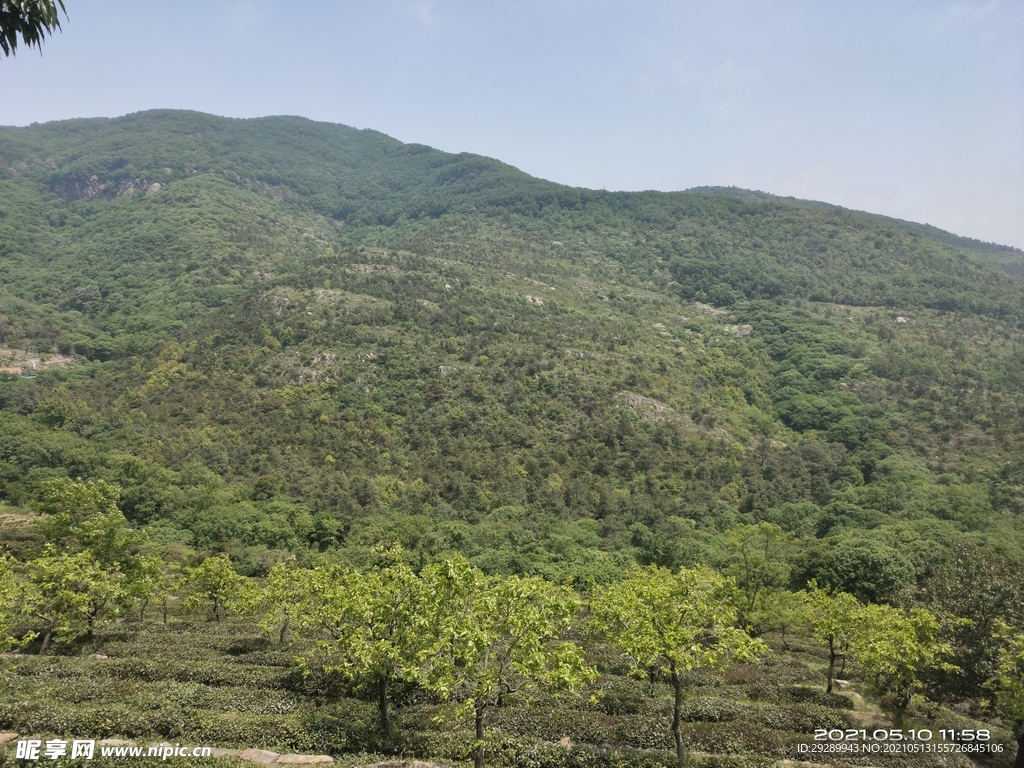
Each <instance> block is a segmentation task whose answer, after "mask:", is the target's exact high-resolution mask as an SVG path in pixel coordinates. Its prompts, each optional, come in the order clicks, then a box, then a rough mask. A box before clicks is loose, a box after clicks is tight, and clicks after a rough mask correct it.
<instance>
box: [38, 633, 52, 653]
mask: <svg viewBox="0 0 1024 768" xmlns="http://www.w3.org/2000/svg"><path fill="white" fill-rule="evenodd" d="M51 635H53V627H47V629H46V631H45V632H44V633H43V644H42V645H41V646H39V655H40V656H45V655H46V649H47V648H49V647H50V637H51Z"/></svg>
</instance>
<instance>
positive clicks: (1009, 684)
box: [992, 624, 1024, 768]
mask: <svg viewBox="0 0 1024 768" xmlns="http://www.w3.org/2000/svg"><path fill="white" fill-rule="evenodd" d="M996 637H997V638H998V639H1000V640H1002V641H1003V645H1002V647H1001V648H1000V649H999V666H998V667H997V668H996V674H995V677H994V678H993V680H992V683H993V685H994V687H995V689H996V704H997V705H998V707H999V712H1000V714H1002V716H1003V717H1004V718H1005V719H1006V722H1007V724H1008V725H1009V726H1010V728H1012V729H1013V736H1014V738H1015V739H1016V740H1017V758H1016V760H1014V763H1013V768H1024V632H1022V631H1021V630H1020V629H1019V628H1014V627H1011V626H1010V625H1008V624H1000V625H999V627H998V629H997V632H996Z"/></svg>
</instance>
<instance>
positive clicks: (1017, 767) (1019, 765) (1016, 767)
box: [1013, 732, 1024, 768]
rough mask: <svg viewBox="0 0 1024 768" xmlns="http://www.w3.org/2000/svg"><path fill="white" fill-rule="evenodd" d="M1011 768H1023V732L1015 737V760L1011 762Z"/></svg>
mask: <svg viewBox="0 0 1024 768" xmlns="http://www.w3.org/2000/svg"><path fill="white" fill-rule="evenodd" d="M1013 768H1024V732H1021V734H1020V736H1018V737H1017V759H1016V760H1014V761H1013Z"/></svg>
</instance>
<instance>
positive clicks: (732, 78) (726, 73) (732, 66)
mask: <svg viewBox="0 0 1024 768" xmlns="http://www.w3.org/2000/svg"><path fill="white" fill-rule="evenodd" d="M672 76H673V77H674V78H675V80H676V82H678V83H679V84H680V85H683V86H688V85H707V86H710V87H712V88H719V89H725V90H729V91H735V90H737V89H739V88H741V87H742V86H744V85H746V84H747V83H752V82H754V81H755V80H757V79H758V78H759V77H760V76H761V72H760V70H758V69H757V67H741V66H739V65H738V64H737V63H736V62H735V61H733V60H732V59H731V58H730V59H726V60H725V61H724V62H723V63H722V65H721V66H719V67H718V68H717V69H714V70H712V71H711V72H707V71H702V70H695V69H691V68H689V67H688V66H686V64H684V63H683V62H681V61H677V62H674V63H673V64H672Z"/></svg>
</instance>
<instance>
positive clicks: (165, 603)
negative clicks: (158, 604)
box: [163, 597, 168, 624]
mask: <svg viewBox="0 0 1024 768" xmlns="http://www.w3.org/2000/svg"><path fill="white" fill-rule="evenodd" d="M167 603H168V600H167V598H166V597H165V598H164V604H163V609H164V624H166V623H167Z"/></svg>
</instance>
